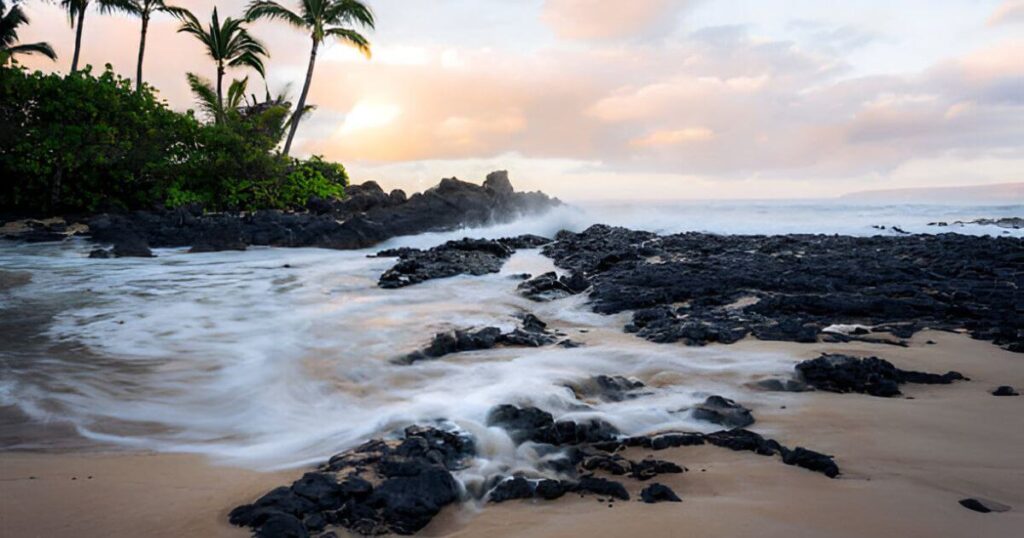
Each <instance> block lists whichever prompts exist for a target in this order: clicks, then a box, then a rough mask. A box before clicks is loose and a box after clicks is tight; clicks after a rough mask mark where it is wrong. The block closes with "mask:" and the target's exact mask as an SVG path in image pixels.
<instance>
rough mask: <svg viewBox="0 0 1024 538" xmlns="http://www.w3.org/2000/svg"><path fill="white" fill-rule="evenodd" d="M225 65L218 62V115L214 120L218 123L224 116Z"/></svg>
mask: <svg viewBox="0 0 1024 538" xmlns="http://www.w3.org/2000/svg"><path fill="white" fill-rule="evenodd" d="M223 86H224V63H223V62H217V115H216V117H215V118H214V120H216V122H217V123H220V122H221V119H222V116H223V115H224V90H223Z"/></svg>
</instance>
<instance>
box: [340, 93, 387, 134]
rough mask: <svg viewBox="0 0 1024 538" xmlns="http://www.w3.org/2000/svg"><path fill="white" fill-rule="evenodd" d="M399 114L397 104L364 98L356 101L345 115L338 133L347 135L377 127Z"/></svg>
mask: <svg viewBox="0 0 1024 538" xmlns="http://www.w3.org/2000/svg"><path fill="white" fill-rule="evenodd" d="M401 114H402V109H401V107H399V106H398V105H394V104H391V103H381V102H375V101H370V100H366V99H364V100H362V101H359V102H358V103H356V105H355V106H354V107H352V110H349V112H348V114H346V115H345V121H344V122H342V124H341V127H340V128H339V129H338V133H339V134H342V135H347V134H352V133H355V132H359V131H365V130H368V129H379V128H381V127H385V126H387V125H389V124H391V123H392V122H394V121H395V120H396V119H398V117H399V116H400V115H401Z"/></svg>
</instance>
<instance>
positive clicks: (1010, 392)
mask: <svg viewBox="0 0 1024 538" xmlns="http://www.w3.org/2000/svg"><path fill="white" fill-rule="evenodd" d="M992 395H993V396H1020V393H1019V392H1017V391H1016V390H1015V389H1014V388H1013V387H1011V386H1010V385H1002V386H1000V387H998V388H997V389H996V390H994V391H992Z"/></svg>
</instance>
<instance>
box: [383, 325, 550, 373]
mask: <svg viewBox="0 0 1024 538" xmlns="http://www.w3.org/2000/svg"><path fill="white" fill-rule="evenodd" d="M546 327H547V324H546V323H544V322H543V321H541V320H539V319H537V317H536V316H534V315H533V314H526V315H525V316H523V318H522V323H521V328H518V329H515V330H512V331H509V332H506V333H503V332H501V329H499V328H497V327H484V328H482V329H475V330H474V329H457V330H454V331H449V332H442V333H437V334H436V335H434V338H433V340H431V342H430V345H428V346H427V347H425V348H423V349H421V350H418V351H414V352H412V353H410V354H408V355H405V356H404V357H401V358H398V359H396V360H395V362H396V363H398V364H413V363H415V362H419V361H423V360H433V359H439V358H441V357H443V356H445V355H449V354H452V353H459V352H462V351H476V350H481V349H492V348H494V347H498V346H508V347H541V346H546V345H550V344H553V343H555V341H557V340H558V336H557V335H555V334H554V333H553V332H551V331H548V330H547V329H546Z"/></svg>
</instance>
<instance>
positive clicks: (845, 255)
mask: <svg viewBox="0 0 1024 538" xmlns="http://www.w3.org/2000/svg"><path fill="white" fill-rule="evenodd" d="M543 252H544V254H545V255H547V256H549V257H551V258H552V259H553V260H554V262H555V265H556V266H558V267H559V268H561V269H564V270H565V271H567V272H569V273H570V274H580V275H582V276H583V278H585V279H586V280H587V282H588V283H589V284H590V292H589V300H590V304H591V307H592V308H593V310H595V311H596V312H599V313H604V314H613V313H618V312H623V311H633V312H634V314H633V320H632V323H630V324H629V325H628V326H627V327H626V330H627V331H629V332H633V333H636V334H637V335H638V336H641V337H643V338H646V339H648V340H651V341H654V342H660V343H669V342H683V343H686V344H689V345H704V344H707V343H711V342H718V343H724V344H729V343H733V342H736V341H738V340H740V339H742V338H745V337H748V336H754V337H756V338H759V339H762V340H786V341H794V342H815V341H818V339H819V338H821V337H822V336H823V331H824V329H826V328H828V327H831V326H833V325H836V324H850V325H852V324H856V325H862V326H864V327H867V328H868V329H867V330H868V331H871V332H879V333H885V334H891V335H892V336H895V337H896V338H908V337H910V336H912V335H913V334H914V333H915V332H917V331H919V330H921V329H923V328H925V327H929V328H933V329H958V328H966V329H967V330H968V331H970V333H971V335H972V336H973V337H975V338H978V339H982V340H989V341H992V342H994V343H995V344H997V345H1000V346H1003V347H1005V348H1006V349H1009V350H1011V351H1016V352H1024V321H1022V320H1024V315H1021V313H1022V312H1024V303H1022V302H1021V301H1020V293H1019V292H1018V290H1020V289H1021V288H1022V287H1024V239H1020V238H1011V237H972V236H964V235H957V234H941V235H910V236H893V237H883V236H876V237H844V236H824V235H787V236H743V235H729V236H720V235H712V234H701V233H683V234H675V235H667V236H657V235H655V234H652V233H649V232H641V231H633V230H628V229H625V228H615V227H611V226H604V225H595V226H592V227H590V228H588V229H587V230H585V231H583V232H581V233H570V232H561V233H559V234H558V235H557V236H556V241H555V242H553V243H551V244H549V245H546V246H545V247H544V248H543ZM853 336H855V337H856V338H857V339H864V338H866V336H864V335H853ZM829 338H832V339H839V340H842V339H843V338H852V337H851V336H848V335H841V334H834V333H831V334H830V335H829Z"/></svg>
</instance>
